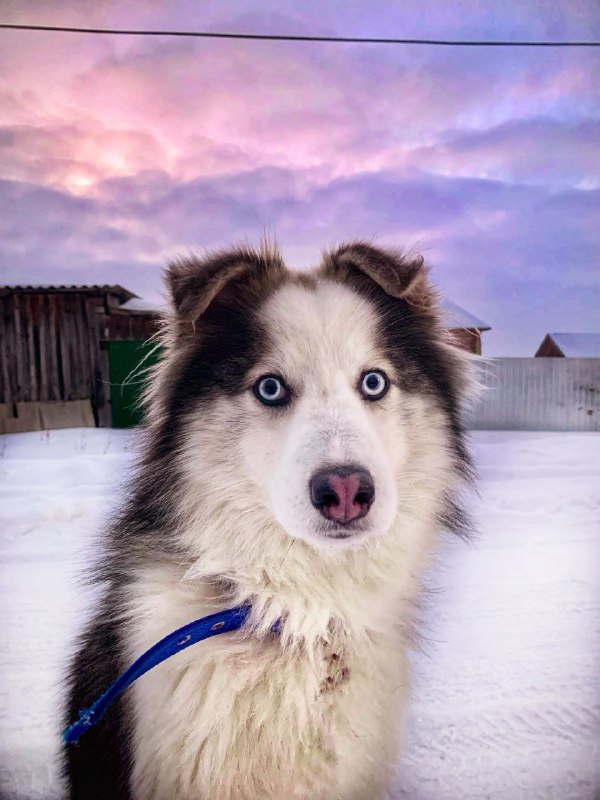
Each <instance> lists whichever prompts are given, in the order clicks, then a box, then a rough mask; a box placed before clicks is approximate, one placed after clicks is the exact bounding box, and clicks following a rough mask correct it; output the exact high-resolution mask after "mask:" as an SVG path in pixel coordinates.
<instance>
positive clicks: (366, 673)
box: [131, 570, 406, 800]
mask: <svg viewBox="0 0 600 800" xmlns="http://www.w3.org/2000/svg"><path fill="white" fill-rule="evenodd" d="M149 580H150V583H151V584H152V587H151V588H153V589H154V590H155V589H156V588H157V574H156V570H155V571H154V574H153V575H152V576H151V577H150V576H149ZM143 583H144V581H142V582H141V583H140V586H139V587H138V588H139V590H140V594H139V595H138V597H139V598H140V599H141V598H142V597H143V596H145V598H146V600H145V601H144V602H145V603H146V604H147V609H146V611H147V613H146V614H144V615H143V616H139V612H141V611H142V608H141V607H140V605H139V602H141V600H138V603H137V612H138V614H137V621H136V622H135V629H136V636H135V637H132V641H133V640H134V639H135V640H136V641H135V643H134V650H135V651H137V653H139V651H140V650H141V649H144V648H145V647H147V646H148V645H149V644H151V643H152V642H153V641H156V639H158V638H160V636H162V635H164V633H166V632H167V629H169V630H171V629H174V628H176V627H178V626H179V625H180V624H182V622H184V621H189V618H190V617H189V609H188V608H187V606H188V603H189V601H190V599H191V596H192V595H191V593H190V591H189V590H188V589H181V590H180V592H178V591H177V590H176V589H171V590H170V591H169V592H168V593H166V594H163V595H162V596H160V595H157V594H156V593H153V592H152V591H147V589H148V588H149V587H148V585H146V586H145V587H144V586H143V585H142V584H143ZM178 594H179V597H177V595H178ZM148 598H151V599H148ZM208 610H213V609H208V608H207V612H208ZM186 612H187V614H188V617H187V619H183V617H185V615H186ZM168 618H170V622H168V621H167V620H168ZM134 655H136V652H133V651H132V653H131V656H132V657H133V656H134ZM405 685H406V676H405V674H404V667H403V661H402V653H401V646H400V642H399V641H398V639H397V638H395V636H394V635H393V634H391V635H390V636H389V637H384V636H382V635H381V634H371V635H369V634H367V633H365V636H364V638H363V639H362V640H352V639H349V638H348V637H344V636H341V635H327V636H326V637H323V638H318V639H316V640H315V641H313V642H312V643H311V644H310V645H308V646H307V645H304V646H290V647H288V646H286V645H285V643H284V642H282V641H281V640H280V638H279V637H278V636H276V635H272V636H270V637H266V638H262V637H257V636H255V635H253V634H247V635H240V634H236V635H224V636H222V637H216V638H215V639H212V640H209V641H207V642H204V643H202V644H201V645H198V646H195V647H192V648H189V649H188V650H186V651H185V652H182V653H180V654H178V655H177V656H176V657H175V658H173V659H171V660H169V661H167V662H165V663H163V664H162V665H160V666H159V667H157V668H155V669H154V670H153V671H152V672H150V673H148V674H147V675H146V676H144V677H143V678H142V679H141V680H140V681H139V682H138V683H137V684H136V686H135V687H134V690H133V694H132V697H133V700H132V703H133V708H132V711H133V717H134V720H135V727H134V734H133V749H134V764H135V768H134V773H133V776H132V789H133V797H134V798H136V800H137V799H138V798H140V800H142V799H143V800H149V799H150V798H155V800H161V798H167V797H172V796H177V797H178V798H182V800H183V799H185V800H187V798H190V800H191V798H197V799H198V800H204V799H205V798H206V799H208V798H210V800H257V798H262V797H265V798H267V797H268V798H284V797H285V798H288V797H289V798H299V799H300V798H302V799H304V798H310V800H335V798H340V800H367V798H372V799H373V800H374V799H375V798H377V797H378V796H379V795H380V792H381V790H382V787H383V785H384V784H385V780H386V778H387V777H388V769H389V764H390V763H391V762H392V761H393V753H390V752H388V750H387V749H386V747H384V748H383V751H382V750H381V743H382V742H394V741H395V740H396V736H394V735H393V734H394V733H395V730H394V729H395V728H396V727H397V720H398V719H399V714H398V709H399V706H400V705H401V703H402V700H403V698H404V691H405V688H404V687H405ZM374 764H379V765H380V766H381V768H380V769H373V765H374Z"/></svg>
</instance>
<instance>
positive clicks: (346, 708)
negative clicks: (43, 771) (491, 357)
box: [66, 242, 469, 800]
mask: <svg viewBox="0 0 600 800" xmlns="http://www.w3.org/2000/svg"><path fill="white" fill-rule="evenodd" d="M166 281H167V286H168V290H169V294H170V299H171V311H170V314H169V315H168V318H166V319H165V321H164V330H163V333H162V337H163V338H162V343H163V356H162V359H161V361H160V363H159V365H158V367H157V369H156V373H155V374H154V376H153V380H152V381H151V385H150V389H149V391H148V395H147V398H146V402H147V420H146V437H145V445H144V450H143V453H142V456H141V459H140V464H139V467H138V470H137V474H136V477H135V479H134V480H133V482H132V485H131V487H130V494H129V499H128V501H127V503H126V504H125V507H124V509H123V510H122V512H121V514H120V516H119V518H118V520H117V521H116V523H115V524H114V526H113V527H112V530H111V531H110V534H109V536H108V537H107V541H106V552H105V554H104V556H103V561H102V564H101V565H100V567H99V573H98V579H99V580H101V581H102V582H103V584H104V593H103V595H102V600H101V602H100V603H99V607H98V608H97V610H96V613H95V616H94V618H93V619H92V621H91V623H90V624H89V625H88V626H87V629H86V630H85V632H84V634H83V635H82V637H81V640H80V642H79V649H78V653H77V655H76V657H75V658H74V660H73V662H72V664H71V668H70V699H69V703H68V709H67V717H68V720H69V721H72V720H73V719H74V718H76V716H77V713H78V711H79V710H80V709H82V708H84V707H86V706H89V705H90V704H91V703H92V702H93V701H94V700H95V699H96V698H97V697H98V696H99V695H100V694H101V693H102V691H103V690H104V689H106V688H107V687H108V686H109V685H110V684H111V683H112V682H113V681H114V680H115V679H116V677H117V676H118V675H119V674H120V673H121V672H122V671H123V670H124V669H125V668H126V667H127V666H128V665H129V664H130V663H131V662H132V661H133V660H135V659H136V658H137V657H138V656H139V655H140V654H141V653H142V652H144V651H145V650H146V649H148V648H149V647H151V646H152V645H153V644H154V643H155V642H157V641H158V640H159V639H161V638H162V637H163V636H165V635H166V634H168V633H170V632H171V631H173V630H175V629H176V628H179V627H180V626H182V625H184V624H186V623H188V622H190V621H192V620H195V619H197V618H199V617H202V616H204V615H207V614H210V613H214V612H216V611H219V610H223V609H226V608H229V607H232V606H234V605H238V604H243V603H244V604H251V606H252V612H251V616H250V618H249V620H248V622H247V623H246V624H245V625H244V627H243V628H242V629H240V630H239V631H237V632H235V633H229V634H223V635H221V636H218V637H215V638H213V639H210V640H208V641H206V642H203V643H202V644H198V645H195V646H194V647H190V648H189V649H187V650H185V652H181V653H178V654H177V655H176V656H174V657H173V658H170V659H168V660H167V661H165V662H163V663H162V664H160V665H159V666H157V667H156V668H154V669H153V670H151V671H150V672H148V673H147V674H146V675H144V676H143V677H142V678H141V679H140V680H139V681H138V682H137V683H136V684H134V686H132V687H131V688H130V689H129V690H128V691H127V692H126V693H125V694H124V695H122V696H121V698H120V699H119V701H118V702H117V703H115V704H114V706H112V707H111V708H110V710H109V711H108V712H107V714H106V716H105V717H104V718H103V719H102V720H101V722H99V724H98V725H97V726H96V727H95V728H92V729H90V731H89V732H88V733H86V735H85V736H84V737H83V738H82V740H81V742H80V743H79V744H77V745H75V746H71V747H69V748H67V753H66V764H67V767H66V771H67V776H68V782H69V786H70V792H71V797H72V798H76V799H77V800H97V799H98V798H107V799H108V798H110V800H115V798H133V800H151V799H152V800H192V798H193V800H267V799H270V800H288V798H290V799H291V798H295V799H296V800H375V799H376V798H380V797H383V795H384V793H385V791H386V789H387V788H389V783H390V776H391V773H392V768H393V765H394V763H395V761H396V760H397V754H398V748H399V744H400V738H401V727H402V715H403V709H404V707H405V706H406V703H407V684H408V680H409V678H408V674H407V664H406V650H407V647H408V646H409V645H410V642H411V637H412V627H413V626H412V619H413V617H414V613H413V612H414V605H415V600H416V597H417V595H418V591H419V574H420V572H421V570H422V568H423V567H424V565H425V564H426V562H427V559H428V556H429V554H430V552H431V550H432V547H433V545H434V543H435V540H436V537H437V532H438V531H439V530H440V529H441V528H443V527H455V528H456V526H460V524H461V520H462V515H461V514H460V509H459V506H458V504H457V502H456V497H457V495H456V491H457V489H458V488H459V487H460V484H461V481H462V480H463V479H464V478H465V477H466V476H467V475H468V472H469V457H468V453H467V452H466V447H465V443H464V436H463V432H462V428H461V422H460V407H461V395H462V389H463V384H464V382H465V374H466V361H465V356H464V355H462V354H461V353H460V352H459V351H458V350H457V349H456V348H454V347H453V346H452V345H451V343H450V342H449V341H448V340H447V334H446V332H445V331H444V328H443V325H442V324H441V321H440V318H439V308H438V305H437V299H436V295H435V293H434V292H433V291H432V289H431V287H430V284H429V280H428V277H427V271H426V268H425V267H424V265H423V262H422V260H421V259H420V258H417V257H410V256H403V255H401V254H400V253H398V252H394V251H391V250H383V249H378V248H375V247H373V246H371V245H369V244H365V243H361V242H356V243H351V244H348V245H345V246H342V247H340V248H338V249H337V250H335V251H332V252H330V253H327V254H326V255H325V256H324V258H323V261H322V263H321V265H320V266H319V268H318V269H317V270H316V271H314V272H312V273H310V274H304V273H293V272H290V271H288V270H287V269H286V267H285V265H284V263H283V261H282V259H281V256H280V255H279V254H278V252H277V250H276V249H275V248H274V247H270V246H263V247H262V248H261V249H259V250H252V249H248V248H238V249H233V250H229V251H226V252H220V253H217V254H213V255H209V256H207V257H206V258H204V259H197V258H190V259H186V260H182V261H179V262H176V263H174V264H172V265H171V266H170V267H169V268H168V270H167V273H166ZM277 620H279V625H278V630H277V632H276V633H275V632H273V627H274V624H275V623H276V621H277Z"/></svg>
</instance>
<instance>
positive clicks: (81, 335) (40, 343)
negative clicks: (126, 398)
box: [0, 292, 110, 425]
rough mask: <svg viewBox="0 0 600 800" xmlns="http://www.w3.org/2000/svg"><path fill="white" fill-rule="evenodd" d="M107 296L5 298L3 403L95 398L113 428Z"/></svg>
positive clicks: (1, 302)
mask: <svg viewBox="0 0 600 800" xmlns="http://www.w3.org/2000/svg"><path fill="white" fill-rule="evenodd" d="M99 308H100V309H102V310H103V304H102V298H101V297H90V296H89V295H85V294H83V293H77V292H68V293H67V292H66V293H64V294H60V293H43V292H40V293H29V292H22V293H17V292H13V293H9V294H5V295H0V361H1V364H0V403H6V404H17V403H29V402H32V403H44V402H57V401H66V402H69V401H77V400H91V402H92V408H93V409H94V416H95V419H96V424H100V425H102V424H110V409H109V408H108V409H107V408H106V406H107V405H108V404H109V391H108V388H109V387H108V358H107V354H106V352H105V351H104V350H102V348H101V341H100V340H101V335H100V334H101V324H102V320H103V319H104V317H103V315H102V314H101V313H99V312H98V309H99Z"/></svg>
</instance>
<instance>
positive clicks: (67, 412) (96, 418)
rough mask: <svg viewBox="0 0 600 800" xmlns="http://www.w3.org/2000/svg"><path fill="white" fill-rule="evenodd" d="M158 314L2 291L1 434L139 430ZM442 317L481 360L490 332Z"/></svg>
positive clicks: (113, 298)
mask: <svg viewBox="0 0 600 800" xmlns="http://www.w3.org/2000/svg"><path fill="white" fill-rule="evenodd" d="M162 310H163V306H162V305H161V304H160V303H152V302H148V301H146V300H143V299H142V298H140V297H138V296H137V295H136V294H134V293H133V292H131V291H129V290H128V289H125V288H124V287H122V286H118V285H105V286H102V285H83V286H0V433H13V432H18V431H31V430H46V429H51V428H70V427H82V426H83V427H85V426H96V427H111V426H112V427H119V428H122V427H129V426H131V425H135V424H137V423H138V422H139V421H140V419H141V410H140V408H139V403H138V400H139V396H140V393H141V391H142V389H143V387H144V384H145V378H144V374H145V370H146V367H148V366H151V365H152V364H153V363H154V362H155V361H156V360H157V358H158V355H157V348H156V346H155V344H154V342H153V341H152V337H153V334H154V333H155V332H156V330H157V321H158V318H159V317H160V314H161V311H162ZM444 312H445V317H446V324H447V326H448V329H449V330H450V331H452V334H453V338H454V340H455V342H456V344H457V345H458V346H460V347H462V348H464V349H465V350H468V351H469V352H472V353H481V334H482V331H486V330H489V325H486V323H484V322H482V321H481V320H479V319H477V317H474V316H473V315H472V314H470V313H469V312H468V311H465V309H463V308H461V307H460V306H457V305H456V304H455V303H453V302H452V301H446V302H445V303H444Z"/></svg>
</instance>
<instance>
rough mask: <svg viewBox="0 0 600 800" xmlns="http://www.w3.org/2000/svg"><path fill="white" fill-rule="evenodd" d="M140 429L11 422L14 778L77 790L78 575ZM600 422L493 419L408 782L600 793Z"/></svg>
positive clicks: (430, 793) (19, 794)
mask: <svg viewBox="0 0 600 800" xmlns="http://www.w3.org/2000/svg"><path fill="white" fill-rule="evenodd" d="M134 443H135V435H134V434H131V433H127V432H119V431H107V430H89V429H88V430H72V431H53V432H46V433H41V434H40V433H30V434H17V435H12V436H5V437H0V532H1V534H0V604H1V606H2V620H3V630H4V634H3V640H2V644H1V646H0V793H1V794H2V797H3V798H4V797H6V798H15V799H16V798H19V800H24V798H27V800H33V798H39V800H53V798H59V797H61V786H60V781H59V777H58V769H57V766H56V754H57V750H58V741H59V737H58V730H57V723H56V709H57V704H58V697H59V693H58V689H57V685H58V679H59V675H60V668H61V664H62V663H63V661H64V657H65V652H66V649H67V643H68V640H69V638H70V636H71V635H72V632H73V630H74V629H75V627H76V625H77V624H79V623H80V619H81V614H80V610H81V608H82V606H83V605H84V604H85V597H84V592H82V590H81V588H79V589H78V588H77V583H76V580H75V575H76V574H77V572H78V570H79V568H80V567H81V565H82V564H83V563H85V560H86V556H85V548H86V546H88V545H89V542H90V540H91V537H92V535H93V532H94V531H95V530H96V529H97V528H98V527H99V524H100V522H101V520H102V517H103V515H105V514H106V513H107V508H108V504H109V503H111V502H112V503H114V502H115V496H116V494H117V493H116V491H115V490H116V488H117V487H118V486H119V485H121V484H122V480H123V475H124V472H125V470H126V468H127V465H128V464H130V463H131V459H132V450H133V447H134ZM599 444H600V436H598V434H544V433H480V434H477V435H476V436H475V449H476V455H477V459H478V462H479V465H480V471H481V477H482V484H481V499H480V500H479V501H476V502H474V510H475V513H476V517H477V521H478V525H479V529H480V534H479V538H478V539H477V540H476V541H475V542H474V543H472V544H464V543H462V542H459V541H454V540H449V541H448V542H447V544H446V546H445V547H444V551H443V553H442V554H441V557H440V560H439V561H440V565H439V566H438V567H437V568H436V569H435V570H434V571H433V572H432V575H431V579H430V582H429V583H430V586H431V587H432V589H434V591H432V592H431V595H430V598H429V603H428V607H427V611H426V619H425V620H424V626H423V633H424V637H425V643H424V651H423V652H422V653H418V654H416V655H415V658H414V661H415V671H416V684H415V689H414V701H413V705H412V712H411V717H410V721H409V731H408V741H407V746H406V751H405V756H404V761H403V767H402V773H401V778H399V780H398V783H397V786H396V790H395V792H394V797H395V798H403V799H404V798H406V799H408V800H485V799H486V798H490V800H596V798H598V797H600V686H599V682H598V678H599V677H600V622H599V618H600V614H599V610H600V590H599V583H600V582H599V578H600V526H599V524H598V523H599V520H600V491H599V490H600V486H599V480H598V477H599V475H600V447H599Z"/></svg>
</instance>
